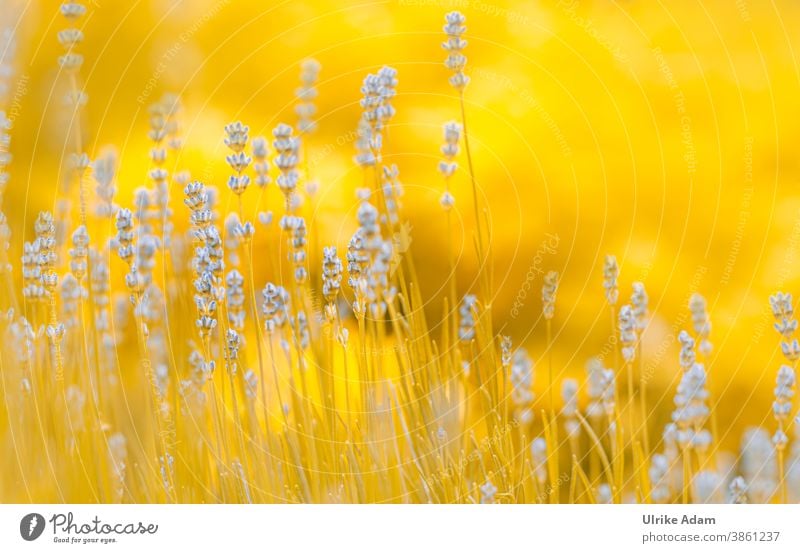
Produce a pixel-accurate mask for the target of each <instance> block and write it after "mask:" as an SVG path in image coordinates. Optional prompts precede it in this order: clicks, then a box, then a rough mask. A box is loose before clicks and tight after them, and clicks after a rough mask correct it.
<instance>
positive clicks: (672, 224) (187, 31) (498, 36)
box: [2, 0, 800, 449]
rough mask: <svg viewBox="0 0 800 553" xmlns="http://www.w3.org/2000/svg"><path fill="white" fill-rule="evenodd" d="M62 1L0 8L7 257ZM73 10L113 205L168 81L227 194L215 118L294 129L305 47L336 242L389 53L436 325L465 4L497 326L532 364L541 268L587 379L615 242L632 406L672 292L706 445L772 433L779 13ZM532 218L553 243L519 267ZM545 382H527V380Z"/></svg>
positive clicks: (34, 149) (236, 4)
mask: <svg viewBox="0 0 800 553" xmlns="http://www.w3.org/2000/svg"><path fill="white" fill-rule="evenodd" d="M59 4H60V2H57V1H50V0H48V1H38V2H37V1H30V2H24V1H16V2H15V1H13V0H3V7H2V9H3V10H4V11H7V14H6V15H7V20H6V21H8V22H10V24H11V26H12V27H15V28H16V37H17V42H18V52H17V55H16V58H15V61H14V66H15V68H16V80H15V81H14V83H13V84H12V88H11V89H10V91H9V98H8V99H7V105H8V106H10V108H9V109H8V113H9V114H10V116H11V118H12V120H13V148H12V151H13V153H14V164H13V166H12V180H11V183H10V185H9V188H8V190H7V192H6V196H5V200H4V202H5V204H4V209H5V212H6V214H7V216H8V218H9V222H10V226H11V229H12V231H13V234H14V236H15V238H16V239H15V240H13V241H12V246H11V258H12V259H19V256H20V254H21V237H22V236H25V237H26V239H30V237H31V235H32V221H33V218H34V217H35V215H36V213H37V212H38V211H39V210H41V209H51V208H52V207H53V206H54V202H55V198H56V193H57V191H58V190H59V181H60V180H61V176H60V167H61V166H62V158H63V156H64V155H65V152H68V151H69V149H66V148H65V136H64V129H65V128H66V127H67V124H66V122H65V118H64V116H63V106H62V103H61V100H60V99H61V96H62V95H63V94H64V91H65V88H64V86H65V83H64V82H62V81H63V78H62V76H60V75H59V72H58V70H57V63H56V59H57V56H58V55H59V53H60V51H61V48H60V46H59V44H58V41H57V39H56V31H57V30H58V29H59V28H60V26H61V25H62V21H61V20H60V19H59V17H58V15H57V8H58V5H59ZM91 4H92V5H90V6H89V16H88V17H87V18H85V19H84V20H83V24H84V32H85V35H86V40H85V43H84V44H83V45H82V47H81V50H82V52H83V53H84V56H85V59H86V61H85V65H84V67H83V70H82V79H83V86H84V87H85V91H86V92H87V93H88V96H89V101H88V104H87V109H86V113H85V120H84V121H83V130H84V135H85V137H84V138H85V141H86V144H87V148H86V149H87V152H88V153H89V154H90V157H95V156H96V154H97V153H98V152H99V151H100V149H101V148H102V147H103V146H104V145H107V144H113V145H116V147H117V148H118V149H119V151H120V154H121V158H120V161H121V171H120V181H119V194H118V198H119V201H120V202H121V203H126V204H127V203H129V202H130V201H131V199H132V191H133V189H134V188H135V187H137V186H140V185H142V184H144V183H145V182H146V180H147V169H148V159H147V151H148V149H149V147H150V143H149V141H148V138H147V124H148V121H147V107H148V105H149V104H150V103H152V102H154V101H155V100H157V99H158V98H160V97H161V95H162V94H163V93H165V92H174V93H176V94H179V95H180V97H181V99H182V102H183V105H184V111H183V116H182V117H183V134H184V138H185V150H184V151H183V153H182V154H181V157H180V159H179V160H177V161H176V162H175V165H176V167H177V168H187V169H191V171H192V175H193V177H194V178H198V179H201V180H203V181H204V182H206V183H208V184H215V185H217V186H219V187H220V188H222V189H224V188H225V186H224V184H225V181H226V179H227V168H226V165H225V160H224V156H225V148H224V146H223V144H222V138H223V131H222V128H223V126H224V124H226V123H228V122H230V121H234V120H241V121H243V122H245V123H246V124H248V125H250V127H251V134H252V135H268V134H269V133H270V132H271V129H272V128H273V127H274V126H275V125H276V124H277V123H278V122H281V121H285V122H288V123H291V124H294V121H295V115H294V112H293V106H294V104H295V102H296V100H295V97H294V90H295V89H296V87H297V86H298V73H299V63H300V62H301V60H303V59H305V58H308V57H313V58H316V59H317V60H319V61H320V62H321V64H322V72H321V80H320V82H319V85H318V89H319V97H318V100H317V104H318V110H319V112H318V121H319V129H318V131H317V133H316V134H314V135H313V136H311V137H310V138H309V139H308V140H307V141H306V149H307V152H308V163H309V166H310V171H311V173H312V174H313V176H314V177H315V178H316V179H317V180H318V181H319V182H320V193H319V197H318V202H319V205H318V206H317V208H318V213H319V215H317V214H316V213H317V212H315V215H313V216H312V217H311V221H310V223H309V224H310V225H312V226H313V225H318V226H316V227H315V228H316V231H315V232H317V233H318V235H319V236H320V237H322V238H321V240H322V241H324V242H329V243H334V244H337V245H339V246H340V247H341V248H343V247H345V246H346V243H347V240H349V238H350V236H351V234H352V232H353V230H354V229H355V225H356V222H355V218H354V212H355V208H356V206H357V202H356V197H355V189H356V188H358V187H359V186H361V185H362V179H363V177H362V174H361V171H360V170H359V169H358V167H357V166H356V165H355V164H354V163H353V161H352V157H353V155H354V144H353V139H354V136H355V135H354V134H353V132H349V131H347V129H352V130H353V131H354V130H355V127H356V124H357V121H358V117H359V112H360V108H359V106H358V100H359V98H360V92H359V88H360V83H361V80H362V79H363V77H364V75H365V74H366V73H368V72H373V71H375V70H377V69H378V68H379V67H381V66H382V65H384V64H386V65H391V66H394V67H396V68H397V70H398V73H399V74H398V78H399V83H400V84H399V86H398V94H397V97H396V100H395V107H396V109H397V116H396V118H395V119H394V121H393V123H392V125H391V127H390V128H389V129H388V132H387V137H386V145H385V148H384V150H385V160H386V161H387V162H390V163H396V164H397V165H398V167H399V168H400V175H401V180H402V181H403V182H404V183H405V185H406V197H405V198H404V208H405V212H406V214H407V216H408V218H409V220H410V224H411V239H412V249H413V254H414V256H415V259H416V260H417V266H418V268H419V272H420V283H421V286H422V289H423V296H425V297H428V296H431V297H432V298H433V299H432V300H431V302H430V303H429V309H428V314H429V316H430V317H432V318H435V317H436V316H437V315H438V314H440V313H441V297H442V294H441V288H442V286H443V285H444V283H445V281H446V276H447V262H446V261H447V260H446V256H444V255H443V253H442V252H443V251H444V248H445V240H444V230H445V226H444V222H443V218H442V217H441V208H440V206H439V201H438V200H439V196H440V195H441V192H442V187H443V183H442V180H441V178H440V177H439V175H438V173H437V172H436V164H437V162H438V159H439V153H438V149H439V145H440V143H441V140H442V137H441V124H442V123H443V122H444V121H446V120H448V119H456V118H458V117H459V111H458V101H457V97H456V96H455V94H454V92H453V90H452V89H451V88H450V87H449V86H448V84H447V76H448V75H447V72H446V70H445V68H444V67H443V65H442V61H443V58H444V53H443V50H442V49H441V47H440V42H441V40H442V34H441V26H442V14H443V12H445V11H447V10H449V9H460V10H461V11H463V12H464V13H465V15H466V16H467V20H468V32H467V39H468V41H469V46H468V48H467V52H466V53H467V56H468V59H469V61H468V69H467V72H468V73H469V75H470V76H471V79H472V82H471V84H470V85H469V87H468V89H467V93H466V108H467V121H468V131H469V137H470V140H471V145H472V149H473V157H474V162H475V170H476V175H477V180H478V184H479V186H480V193H481V194H482V195H483V197H484V198H485V204H486V205H487V206H488V209H489V212H490V218H491V232H492V250H493V271H494V284H495V291H496V298H495V299H494V302H493V310H494V319H495V322H496V324H497V325H498V327H500V328H502V332H503V333H508V334H510V335H512V336H513V337H514V340H515V342H523V343H525V344H526V346H527V347H528V348H529V350H530V351H531V353H532V355H533V356H534V358H536V359H538V358H540V357H542V356H543V351H544V349H545V347H546V344H545V338H544V324H543V321H542V320H541V317H540V312H541V300H540V297H539V289H540V287H541V274H540V273H538V272H537V271H536V269H538V268H541V269H543V270H549V269H554V270H557V271H558V272H559V273H560V274H561V275H562V280H561V286H560V288H559V293H558V301H557V307H556V318H555V321H554V323H555V327H554V328H555V334H554V336H555V338H554V340H555V349H556V351H555V365H556V366H557V367H558V369H557V370H558V372H559V375H560V376H564V375H567V374H570V375H575V374H583V367H584V363H585V362H586V360H587V359H588V358H589V357H590V356H592V355H596V354H598V353H599V352H601V351H603V348H604V345H605V344H606V343H607V341H608V335H609V332H610V328H609V327H610V320H609V314H608V310H607V307H606V306H605V303H604V299H603V294H602V273H601V268H602V260H603V256H604V255H605V254H607V253H614V254H616V256H617V258H618V260H619V262H620V266H621V283H622V294H623V301H627V297H628V295H629V293H630V284H631V282H633V281H642V282H644V283H645V285H646V287H647V290H648V293H649V295H650V302H651V303H650V305H651V311H653V312H655V313H657V315H656V316H655V318H654V320H653V323H652V324H651V326H650V328H649V329H648V331H647V334H646V343H645V352H646V358H647V363H648V367H650V368H651V370H652V373H653V380H652V387H653V391H652V392H651V398H652V401H654V402H659V401H660V402H661V403H660V407H659V408H658V409H656V410H655V411H656V413H657V416H658V417H660V418H661V420H659V421H656V423H655V424H658V425H659V426H660V425H661V424H663V423H664V422H666V420H667V418H668V416H669V411H670V409H671V397H672V394H673V392H674V388H675V386H676V384H677V382H678V378H679V374H680V373H679V367H678V364H677V354H678V345H677V341H676V335H677V331H679V330H680V329H681V328H684V327H688V325H690V319H689V317H688V309H687V302H688V298H689V296H690V295H691V293H693V292H700V293H702V294H703V295H705V296H706V298H707V300H708V305H709V311H710V314H711V317H712V323H713V332H712V341H713V342H714V345H715V350H714V353H713V355H712V356H711V359H710V361H709V363H708V369H709V379H710V387H711V389H712V391H713V393H714V399H715V401H717V402H718V405H719V409H720V412H721V413H722V415H721V418H724V419H725V420H730V421H731V425H730V427H728V426H726V430H727V433H723V435H722V436H720V438H721V440H722V443H723V447H725V448H727V449H735V448H736V447H737V444H738V440H739V437H740V435H741V431H742V424H743V422H742V423H740V422H738V421H749V423H758V422H762V421H763V422H764V423H765V424H771V420H770V417H771V412H770V405H771V403H770V402H771V394H772V387H773V383H774V375H775V372H776V370H777V368H778V366H779V364H780V357H779V355H777V353H778V336H777V334H776V333H775V332H773V330H772V328H771V326H772V323H771V315H770V314H769V310H768V302H767V299H768V296H769V294H770V293H772V292H774V291H776V290H778V289H781V290H786V291H790V292H798V293H800V288H799V287H798V285H799V284H800V279H798V276H800V259H799V257H800V256H798V235H799V230H798V229H800V227H798V225H799V224H800V198H798V194H797V191H796V187H797V185H798V171H799V170H800V167H798V162H797V160H798V159H800V158H798V155H797V144H798V138H800V136H799V135H800V133H798V123H797V122H798V120H799V116H800V109H798V106H800V103H798V100H797V97H798V94H797V92H798V87H800V66H798V63H797V58H796V56H797V55H798V53H800V38H798V35H797V32H796V29H797V26H798V24H800V6H798V4H797V3H795V2H792V1H788V0H784V1H779V2H774V3H770V4H768V5H767V4H760V3H759V4H756V3H754V2H753V3H751V2H745V1H741V2H705V3H697V2H683V1H678V2H669V3H656V2H638V1H621V2H611V1H609V2H605V1H592V2H590V1H578V0H565V1H553V2H544V1H518V2H515V1H509V2H494V1H493V0H452V1H448V0H388V1H358V0H344V1H343V0H336V1H333V0H331V1H325V0H313V1H309V2H301V1H285V2H277V1H244V0H191V1H184V2H179V1H170V0H143V1H132V2H122V1H112V0H96V1H95V2H94V3H91ZM462 173H463V172H462ZM178 195H179V191H177V190H176V191H175V196H178ZM454 195H455V197H456V213H457V215H456V220H457V221H458V223H457V224H458V225H461V226H463V233H462V236H463V239H461V240H460V241H459V242H458V244H457V247H458V248H459V251H460V257H459V265H458V283H459V292H460V293H466V292H468V291H470V290H472V289H474V288H475V287H476V286H477V283H475V282H473V279H474V275H475V274H476V268H477V259H476V255H475V251H474V248H473V246H472V232H473V230H474V226H475V222H474V217H473V215H472V204H471V202H472V198H471V190H470V188H469V182H468V179H467V177H466V174H459V175H458V176H457V177H456V180H455V183H454ZM223 197H224V198H225V201H227V199H228V196H227V192H225V195H224V196H223ZM279 202H280V196H279V193H278V192H277V191H276V190H275V189H274V187H273V189H272V190H270V191H269V193H268V194H267V196H266V198H264V199H263V200H262V204H261V208H262V209H275V210H278V211H279V209H280V207H279V206H280V203H279ZM175 206H176V208H175V209H176V211H180V202H179V201H176V202H175ZM180 216H181V217H184V214H183V213H181V214H180ZM548 233H549V234H550V235H557V236H558V240H557V242H558V245H557V247H556V248H555V251H554V252H552V253H545V254H544V255H540V256H539V258H538V259H537V250H539V248H540V246H541V244H542V242H543V241H546V240H547V238H546V235H547V234H548ZM314 262H315V263H317V262H318V260H314ZM531 268H533V269H534V270H533V271H529V269H531ZM531 275H532V276H531ZM528 279H532V280H528ZM526 280H527V282H528V285H529V289H528V291H527V292H526V293H525V294H521V291H523V290H525V289H526V286H525V285H526ZM531 282H532V284H531ZM515 302H516V303H515ZM512 313H514V314H516V315H512ZM543 385H544V379H543V378H542V379H540V380H539V381H538V382H537V384H536V388H537V389H540V388H541V387H542V386H543ZM739 415H741V416H740V417H739Z"/></svg>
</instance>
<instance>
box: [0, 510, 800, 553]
mask: <svg viewBox="0 0 800 553" xmlns="http://www.w3.org/2000/svg"><path fill="white" fill-rule="evenodd" d="M676 546H680V547H685V548H689V549H688V550H692V551H708V552H711V551H726V552H729V551H743V552H744V551H748V552H749V551H775V552H778V551H800V505H688V506H682V505H666V506H654V505H646V506H643V505H604V506H600V505H0V551H3V552H6V551H7V552H17V551H20V552H25V551H31V552H35V551H76V552H77V551H97V552H108V553H123V552H127V551H131V552H137V553H139V552H141V551H143V550H145V551H146V550H151V551H167V550H168V548H185V547H198V548H200V549H199V551H214V550H215V549H217V548H219V550H221V551H226V550H227V551H237V552H238V551H251V550H253V551H280V552H281V553H284V552H291V551H325V553H330V552H337V551H347V552H348V553H352V552H362V551H363V552H370V553H375V552H379V553H384V552H392V551H398V552H399V551H402V552H404V553H408V552H412V553H413V552H416V551H420V552H424V551H432V550H435V549H434V548H436V549H439V550H442V551H458V552H459V553H461V552H469V551H476V552H477V551H479V552H481V553H486V552H487V551H503V550H507V551H510V550H517V551H520V550H522V551H524V550H531V551H536V550H538V551H542V550H548V549H549V548H555V547H558V548H559V550H566V551H572V550H578V548H586V550H587V551H593V550H599V551H604V550H608V549H609V548H611V547H621V548H623V549H622V550H623V551H629V550H639V549H641V550H642V551H648V550H653V551H667V550H669V551H674V550H675V547H676ZM598 547H599V549H597V548H598ZM684 550H686V549H684Z"/></svg>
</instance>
